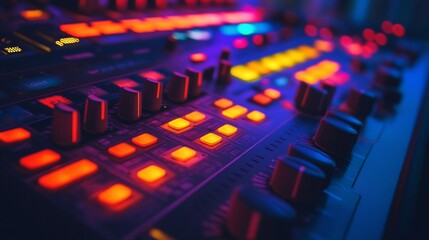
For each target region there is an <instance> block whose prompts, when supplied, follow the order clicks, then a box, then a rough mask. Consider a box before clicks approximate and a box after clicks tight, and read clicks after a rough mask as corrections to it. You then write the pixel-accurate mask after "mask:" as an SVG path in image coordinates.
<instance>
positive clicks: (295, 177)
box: [269, 157, 326, 205]
mask: <svg viewBox="0 0 429 240" xmlns="http://www.w3.org/2000/svg"><path fill="white" fill-rule="evenodd" d="M325 178H326V176H325V173H324V172H323V171H322V170H321V169H320V168H318V167H317V166H316V165H314V164H312V163H310V162H308V161H306V160H303V159H300V158H296V157H279V158H278V159H277V161H276V166H275V167H274V171H273V174H272V176H271V179H270V182H269V185H270V187H271V188H272V189H273V191H274V192H275V193H276V194H277V195H278V196H280V197H281V198H282V199H284V200H286V201H289V202H291V203H294V204H298V205H309V204H314V203H315V202H316V201H317V200H318V199H319V196H320V195H321V193H322V190H323V188H324V187H325V184H326V182H325Z"/></svg>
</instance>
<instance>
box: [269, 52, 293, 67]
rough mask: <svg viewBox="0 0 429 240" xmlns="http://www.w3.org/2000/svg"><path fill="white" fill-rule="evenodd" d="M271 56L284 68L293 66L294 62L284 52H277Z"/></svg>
mask: <svg viewBox="0 0 429 240" xmlns="http://www.w3.org/2000/svg"><path fill="white" fill-rule="evenodd" d="M273 58H274V59H275V61H277V62H278V63H279V64H281V65H282V66H283V67H285V68H289V67H293V66H294V65H295V62H294V61H293V60H292V59H291V58H290V57H289V56H288V55H286V54H284V53H277V54H275V55H273Z"/></svg>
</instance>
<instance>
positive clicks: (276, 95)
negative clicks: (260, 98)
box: [264, 88, 282, 100]
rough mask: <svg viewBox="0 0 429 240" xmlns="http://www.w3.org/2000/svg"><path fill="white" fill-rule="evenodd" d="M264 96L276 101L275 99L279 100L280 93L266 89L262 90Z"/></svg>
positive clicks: (272, 89)
mask: <svg viewBox="0 0 429 240" xmlns="http://www.w3.org/2000/svg"><path fill="white" fill-rule="evenodd" d="M264 94H265V96H267V97H269V98H271V99H273V100H277V99H279V98H280V97H281V96H282V94H281V93H280V91H278V90H276V89H274V88H267V89H265V90H264Z"/></svg>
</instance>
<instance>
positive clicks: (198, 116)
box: [185, 111, 206, 123]
mask: <svg viewBox="0 0 429 240" xmlns="http://www.w3.org/2000/svg"><path fill="white" fill-rule="evenodd" d="M185 118H186V119H188V120H189V121H191V122H194V123H197V122H201V121H203V120H204V119H206V115H205V114H203V113H200V112H198V111H193V112H191V113H188V114H186V115H185Z"/></svg>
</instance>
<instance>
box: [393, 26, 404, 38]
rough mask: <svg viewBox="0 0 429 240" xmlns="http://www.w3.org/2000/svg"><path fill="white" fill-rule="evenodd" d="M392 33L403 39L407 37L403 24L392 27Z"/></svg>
mask: <svg viewBox="0 0 429 240" xmlns="http://www.w3.org/2000/svg"><path fill="white" fill-rule="evenodd" d="M392 32H393V34H394V35H395V36H397V37H403V36H404V35H405V28H404V26H402V25H401V24H395V25H393V27H392Z"/></svg>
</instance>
